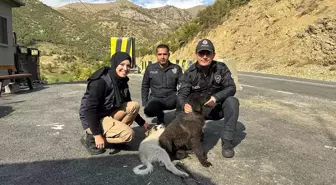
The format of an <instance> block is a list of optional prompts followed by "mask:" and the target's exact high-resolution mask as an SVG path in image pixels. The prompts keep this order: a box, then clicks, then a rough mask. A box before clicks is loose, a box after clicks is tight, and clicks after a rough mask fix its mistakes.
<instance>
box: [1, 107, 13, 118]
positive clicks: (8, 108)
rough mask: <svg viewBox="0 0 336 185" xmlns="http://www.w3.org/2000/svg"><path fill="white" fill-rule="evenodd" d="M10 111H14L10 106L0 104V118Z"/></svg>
mask: <svg viewBox="0 0 336 185" xmlns="http://www.w3.org/2000/svg"><path fill="white" fill-rule="evenodd" d="M12 112H14V110H13V108H12V107H11V106H0V118H3V117H5V116H8V115H9V114H11V113H12Z"/></svg>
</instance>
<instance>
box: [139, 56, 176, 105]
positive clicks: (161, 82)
mask: <svg viewBox="0 0 336 185" xmlns="http://www.w3.org/2000/svg"><path fill="white" fill-rule="evenodd" d="M182 75H183V72H182V68H181V67H180V66H179V65H177V64H173V63H171V62H169V64H168V66H167V67H166V68H161V67H160V64H159V62H156V63H154V64H150V65H148V66H147V68H146V70H145V74H144V76H143V79H142V87H141V98H142V105H146V103H147V101H148V98H149V89H150V90H151V94H150V95H151V96H153V97H157V98H164V97H168V96H170V95H172V94H174V93H175V94H176V93H177V86H178V83H179V78H181V76H182Z"/></svg>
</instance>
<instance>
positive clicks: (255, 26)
mask: <svg viewBox="0 0 336 185" xmlns="http://www.w3.org/2000/svg"><path fill="white" fill-rule="evenodd" d="M335 11H336V3H335V2H334V0H319V1H314V0H278V1H268V0H251V1H250V2H249V3H248V4H247V5H245V6H242V7H240V8H238V9H236V10H234V11H233V12H231V16H230V17H228V19H227V20H224V21H223V23H222V24H219V25H218V26H216V27H215V28H214V29H212V30H210V31H203V32H201V34H203V36H202V38H203V37H204V38H209V39H211V40H212V41H213V42H214V44H215V46H216V49H217V52H216V53H217V54H216V58H229V59H232V60H234V61H236V62H237V65H238V70H242V71H257V72H265V73H273V74H280V75H289V76H297V77H304V78H312V79H323V80H333V81H336V16H335V14H334V12H335ZM200 39H201V37H200V36H198V37H195V38H194V39H192V40H191V41H190V42H188V43H187V44H186V45H185V46H184V47H182V48H179V49H178V50H177V51H176V52H174V53H173V54H172V56H171V57H172V58H184V59H185V58H190V59H194V51H195V46H196V44H197V42H198V40H200Z"/></svg>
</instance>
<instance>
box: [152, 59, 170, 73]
mask: <svg viewBox="0 0 336 185" xmlns="http://www.w3.org/2000/svg"><path fill="white" fill-rule="evenodd" d="M173 67H174V65H173V63H171V62H170V61H169V60H168V66H167V67H166V68H164V71H168V70H169V69H172V68H173ZM155 68H157V69H162V68H161V66H160V63H159V62H156V64H155Z"/></svg>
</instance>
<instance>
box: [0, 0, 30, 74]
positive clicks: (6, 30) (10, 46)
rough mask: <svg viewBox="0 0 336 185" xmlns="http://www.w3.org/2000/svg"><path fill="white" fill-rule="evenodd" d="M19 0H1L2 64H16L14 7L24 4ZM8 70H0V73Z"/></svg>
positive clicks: (0, 58) (0, 60)
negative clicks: (13, 22) (13, 25)
mask: <svg viewBox="0 0 336 185" xmlns="http://www.w3.org/2000/svg"><path fill="white" fill-rule="evenodd" d="M24 5H25V4H24V3H23V2H21V1H19V0H0V65H4V64H10V65H14V49H15V48H14V36H13V28H12V9H13V8H18V7H21V6H24ZM6 73H7V71H4V70H0V75H4V74H6Z"/></svg>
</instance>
